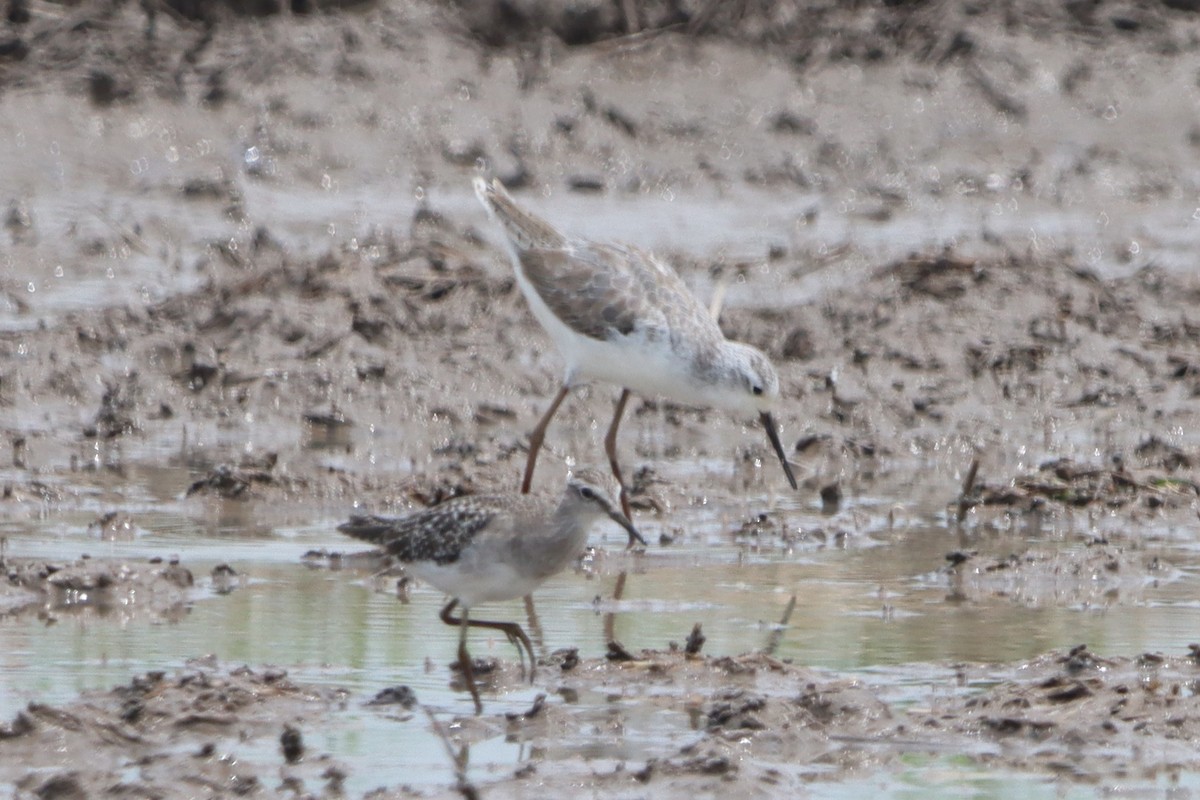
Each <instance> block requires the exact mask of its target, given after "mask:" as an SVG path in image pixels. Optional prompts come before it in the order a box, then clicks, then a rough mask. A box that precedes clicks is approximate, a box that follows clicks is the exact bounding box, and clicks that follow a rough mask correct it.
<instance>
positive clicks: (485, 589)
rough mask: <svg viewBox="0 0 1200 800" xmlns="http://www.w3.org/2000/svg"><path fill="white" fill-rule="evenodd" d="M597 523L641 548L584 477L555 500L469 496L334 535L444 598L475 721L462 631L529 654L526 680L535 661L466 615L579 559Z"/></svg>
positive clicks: (511, 633) (359, 520)
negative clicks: (370, 547) (385, 558)
mask: <svg viewBox="0 0 1200 800" xmlns="http://www.w3.org/2000/svg"><path fill="white" fill-rule="evenodd" d="M599 519H611V520H613V521H614V522H616V523H617V524H618V525H620V526H621V527H622V528H624V529H625V530H626V531H627V532H628V534H629V537H630V540H631V541H633V540H635V539H636V540H637V541H639V542H642V544H645V541H644V540H643V539H642V537H641V534H639V533H638V531H637V529H636V528H634V527H633V524H632V523H631V522H630V521H629V518H628V516H627V515H625V514H622V513H621V512H620V510H618V509H617V508H616V507H615V506H614V504H613V502H612V500H611V499H610V498H609V496H608V494H607V493H606V492H605V491H604V489H603V488H601V484H600V483H599V482H598V476H597V475H596V474H595V473H594V472H592V471H589V470H582V471H579V472H576V473H575V474H574V475H572V476H571V477H569V478H568V479H567V487H566V489H565V490H564V491H563V493H562V495H561V496H560V497H559V498H557V499H555V498H553V497H546V496H539V495H528V494H522V495H515V494H502V495H468V496H465V497H456V498H454V499H452V500H448V501H446V502H445V503H442V504H440V505H437V506H433V507H432V508H427V509H424V510H423V511H418V512H416V513H414V514H409V515H408V516H405V517H396V518H391V517H374V516H356V517H351V518H350V521H349V522H346V523H345V524H343V525H340V526H339V527H338V530H339V531H341V532H342V533H345V534H347V535H349V536H353V537H354V538H355V539H362V540H363V541H367V542H371V543H372V544H377V545H379V546H381V547H384V548H385V549H386V550H387V552H388V553H390V554H391V555H392V556H394V557H395V558H396V559H397V560H399V561H400V562H402V563H403V564H404V565H405V566H406V567H407V568H408V570H409V571H410V572H411V573H412V574H413V575H414V576H416V577H417V578H419V579H421V580H423V581H425V582H427V583H429V584H431V585H432V586H434V587H435V588H437V589H440V590H441V591H443V592H445V593H446V594H447V595H449V596H450V598H451V599H450V602H449V603H447V604H446V605H445V606H444V607H443V608H442V611H441V615H440V616H441V620H442V622H444V623H446V624H447V625H457V626H458V627H459V639H458V663H459V669H460V671H461V673H462V676H463V680H464V681H465V683H466V684H467V689H468V690H469V691H470V692H471V699H472V700H474V701H475V713H476V714H478V713H480V712H481V711H482V710H483V704H482V703H481V702H480V700H479V689H478V688H477V687H476V685H475V677H474V673H473V671H472V669H471V657H470V655H469V654H468V653H467V628H468V627H476V628H491V629H493V630H498V631H500V632H501V633H503V634H504V635H505V636H507V637H508V640H509V641H510V642H512V643H513V644H514V645H516V647H517V652H518V653H520V654H521V660H522V663H524V658H525V653H528V654H529V670H530V678H531V679H532V677H533V671H534V665H535V664H536V663H537V659H536V657H535V656H534V653H533V644H532V643H531V642H530V641H529V637H528V636H527V635H526V634H525V631H524V630H522V628H521V626H520V625H518V624H517V623H515V622H492V621H489V620H476V619H470V611H471V609H472V608H474V607H475V606H476V605H477V604H479V603H486V602H490V601H499V600H512V599H515V598H517V597H524V596H526V595H528V594H530V593H531V592H532V591H533V590H534V589H536V588H537V587H538V586H541V585H542V583H544V582H545V581H546V579H547V578H549V577H550V576H552V575H554V574H556V573H558V572H561V571H562V570H563V569H565V568H566V567H567V566H568V565H570V564H571V562H573V561H574V560H575V559H576V558H578V557H579V556H580V554H581V553H582V552H583V549H584V546H585V545H586V544H587V535H588V530H589V529H590V528H591V526H592V523H593V522H595V521H597V520H599ZM455 606H462V615H461V616H459V617H455V616H453V614H452V612H453V611H454V607H455ZM522 647H523V648H524V650H522Z"/></svg>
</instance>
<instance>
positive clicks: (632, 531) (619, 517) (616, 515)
mask: <svg viewBox="0 0 1200 800" xmlns="http://www.w3.org/2000/svg"><path fill="white" fill-rule="evenodd" d="M608 516H609V517H610V518H611V519H612V521H613V522H615V523H617V524H618V525H620V526H621V527H622V528H624V529H625V530H627V531H629V535H630V536H632V537H633V538H635V539H637V540H638V544H640V545H642V546H643V547H649V545H647V544H646V540H645V539H643V538H642V535H641V534H640V533H638V531H637V528H635V527H633V523H632V522H630V521H629V520H627V519H626V518H625V515H624V514H622V513H621V512H620V511H617V510H616V509H615V508H614V509H612V510H610V511H609V512H608Z"/></svg>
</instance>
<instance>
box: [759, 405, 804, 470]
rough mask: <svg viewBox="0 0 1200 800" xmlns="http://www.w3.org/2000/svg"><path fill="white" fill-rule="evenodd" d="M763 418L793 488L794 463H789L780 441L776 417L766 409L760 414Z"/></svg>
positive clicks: (760, 417)
mask: <svg viewBox="0 0 1200 800" xmlns="http://www.w3.org/2000/svg"><path fill="white" fill-rule="evenodd" d="M758 418H759V419H761V420H762V424H763V427H764V428H766V429H767V438H768V439H770V440H771V447H774V448H775V455H777V456H779V463H780V464H782V465H783V472H784V474H785V475H787V479H788V483H790V484H791V485H792V488H793V489H796V488H798V487H797V486H796V476H795V475H793V474H792V465H791V464H789V463H788V460H787V454H786V453H784V452H783V443H782V442H780V441H779V429H778V428H776V427H775V419H774V417H772V416H771V412H770V411H764V412H762V414H760V415H759V417H758Z"/></svg>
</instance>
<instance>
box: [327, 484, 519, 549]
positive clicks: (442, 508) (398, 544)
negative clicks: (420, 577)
mask: <svg viewBox="0 0 1200 800" xmlns="http://www.w3.org/2000/svg"><path fill="white" fill-rule="evenodd" d="M511 505H512V499H511V498H508V497H505V496H500V495H471V496H469V497H456V498H454V499H453V500H448V501H446V502H445V503H442V504H441V505H437V506H434V507H432V508H427V509H425V510H423V511H418V512H416V513H414V514H410V515H408V516H406V517H395V518H393V517H375V516H355V517H351V518H350V521H349V522H346V523H344V524H342V525H340V526H338V530H339V531H341V532H342V533H344V534H347V535H348V536H352V537H354V538H355V539H361V540H362V541H365V542H371V543H372V544H376V545H380V546H382V547H384V548H386V549H387V552H388V553H390V554H391V555H393V556H395V557H396V558H397V559H399V560H400V561H402V562H406V563H411V562H414V561H432V562H434V563H436V564H452V563H454V562H455V561H457V560H458V558H459V555H460V554H461V553H462V551H463V550H464V549H465V548H466V547H467V545H469V544H470V543H471V540H472V539H474V538H475V537H476V536H477V535H479V533H480V532H481V531H483V530H484V529H486V528H487V526H488V525H489V524H490V523H491V522H492V521H493V520H494V519H495V518H496V517H497V515H499V514H503V513H506V512H508V511H509V510H510V506H511Z"/></svg>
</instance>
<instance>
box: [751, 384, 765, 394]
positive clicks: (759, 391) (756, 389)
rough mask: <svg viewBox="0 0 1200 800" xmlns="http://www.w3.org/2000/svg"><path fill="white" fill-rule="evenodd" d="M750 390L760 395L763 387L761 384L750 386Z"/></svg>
mask: <svg viewBox="0 0 1200 800" xmlns="http://www.w3.org/2000/svg"><path fill="white" fill-rule="evenodd" d="M750 391H751V392H752V393H754V394H755V395H760V394H762V393H763V388H762V387H761V386H751V387H750Z"/></svg>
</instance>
